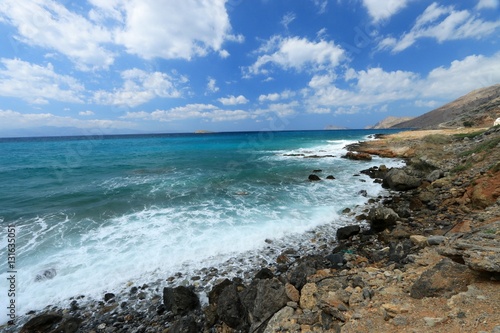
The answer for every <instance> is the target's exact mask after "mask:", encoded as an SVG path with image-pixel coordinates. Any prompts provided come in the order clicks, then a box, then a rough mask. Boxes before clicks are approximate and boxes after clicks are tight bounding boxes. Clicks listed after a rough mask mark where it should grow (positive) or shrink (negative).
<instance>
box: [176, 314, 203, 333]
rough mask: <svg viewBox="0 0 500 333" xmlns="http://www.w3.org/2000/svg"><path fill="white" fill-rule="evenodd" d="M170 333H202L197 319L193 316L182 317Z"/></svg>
mask: <svg viewBox="0 0 500 333" xmlns="http://www.w3.org/2000/svg"><path fill="white" fill-rule="evenodd" d="M168 332H169V333H193V332H200V329H199V327H198V324H197V323H196V319H195V318H194V317H193V316H186V317H182V318H181V319H179V320H177V321H176V322H175V323H174V324H173V325H172V326H171V327H170V329H169V330H168Z"/></svg>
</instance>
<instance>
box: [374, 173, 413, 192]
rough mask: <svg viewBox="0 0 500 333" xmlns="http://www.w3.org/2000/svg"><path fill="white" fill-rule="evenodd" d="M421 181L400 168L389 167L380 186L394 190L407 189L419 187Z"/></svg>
mask: <svg viewBox="0 0 500 333" xmlns="http://www.w3.org/2000/svg"><path fill="white" fill-rule="evenodd" d="M421 183H422V180H421V179H420V178H417V177H415V176H411V175H409V174H407V173H406V172H405V171H404V170H402V169H391V170H389V171H388V172H387V173H386V175H385V177H384V179H383V183H382V186H383V187H384V188H390V189H392V190H395V191H408V190H411V189H414V188H417V187H419V186H420V184H421Z"/></svg>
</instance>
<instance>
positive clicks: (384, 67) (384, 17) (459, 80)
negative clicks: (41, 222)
mask: <svg viewBox="0 0 500 333" xmlns="http://www.w3.org/2000/svg"><path fill="white" fill-rule="evenodd" d="M499 35H500V4H499V0H462V1H427V0H385V1H381V0H86V1H83V0H82V1H71V0H59V1H53V0H2V1H1V2H0V45H1V46H0V136H1V135H3V136H11V135H16V134H19V135H23V134H26V133H37V131H40V129H39V128H40V127H42V128H44V130H45V132H44V133H45V134H47V133H46V132H47V131H49V132H50V134H53V135H57V134H68V131H70V132H74V133H70V134H82V133H85V132H92V131H100V132H101V133H147V132H155V133H157V132H192V131H195V130H199V129H205V130H211V131H245V130H252V131H259V130H297V129H324V128H325V127H326V126H329V125H331V126H338V127H347V128H364V127H365V126H369V125H373V124H374V123H376V122H378V121H379V120H381V119H383V118H385V117H387V116H418V115H421V114H423V113H425V112H428V111H430V110H432V109H433V108H435V107H438V106H440V105H442V104H444V103H446V102H449V101H451V100H453V99H455V98H457V97H459V96H461V95H464V94H465V93H468V92H470V91H471V90H474V89H477V88H481V87H486V86H490V85H493V84H497V83H500V38H499V37H498V36H499Z"/></svg>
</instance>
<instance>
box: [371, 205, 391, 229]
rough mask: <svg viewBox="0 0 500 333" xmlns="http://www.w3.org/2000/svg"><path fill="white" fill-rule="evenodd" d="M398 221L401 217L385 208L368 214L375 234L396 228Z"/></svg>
mask: <svg viewBox="0 0 500 333" xmlns="http://www.w3.org/2000/svg"><path fill="white" fill-rule="evenodd" d="M398 219H399V216H398V214H397V213H396V212H395V211H393V210H392V209H391V208H387V207H383V206H380V207H375V208H372V209H370V212H369V213H368V220H369V221H370V226H371V229H372V230H373V231H375V232H380V231H383V230H385V229H386V228H390V227H392V226H394V225H395V224H396V221H397V220H398Z"/></svg>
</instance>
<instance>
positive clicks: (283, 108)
mask: <svg viewBox="0 0 500 333" xmlns="http://www.w3.org/2000/svg"><path fill="white" fill-rule="evenodd" d="M299 106H300V105H299V103H298V102H297V101H292V102H290V103H274V104H270V105H268V106H267V108H261V109H257V110H255V112H254V114H255V115H257V116H270V115H276V116H278V117H280V118H284V117H289V116H293V115H295V114H297V109H298V108H299Z"/></svg>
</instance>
